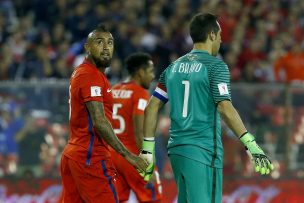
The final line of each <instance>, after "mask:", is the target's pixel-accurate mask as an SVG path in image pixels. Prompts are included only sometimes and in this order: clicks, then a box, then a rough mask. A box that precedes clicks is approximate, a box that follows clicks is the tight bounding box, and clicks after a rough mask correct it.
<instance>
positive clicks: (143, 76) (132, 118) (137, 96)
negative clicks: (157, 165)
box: [111, 53, 161, 203]
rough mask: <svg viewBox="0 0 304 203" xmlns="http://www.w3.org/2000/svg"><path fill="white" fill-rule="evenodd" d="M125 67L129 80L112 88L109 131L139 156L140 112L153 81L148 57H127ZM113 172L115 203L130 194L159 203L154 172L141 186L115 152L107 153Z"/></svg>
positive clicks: (141, 113)
mask: <svg viewBox="0 0 304 203" xmlns="http://www.w3.org/2000/svg"><path fill="white" fill-rule="evenodd" d="M126 67H127V69H128V72H129V75H130V80H129V81H128V82H123V83H121V84H117V85H115V86H114V87H113V88H112V95H113V100H114V104H113V122H112V125H113V128H114V132H115V133H116V135H117V137H118V138H119V139H120V141H121V142H122V143H123V144H124V145H125V146H126V147H127V148H128V150H130V151H131V152H133V153H134V154H139V152H140V150H139V149H141V148H142V146H141V144H142V141H143V120H144V110H145V107H146V105H147V102H148V99H149V97H150V96H149V93H148V91H147V89H149V86H150V83H151V82H152V80H153V79H154V77H155V76H154V65H153V62H152V60H151V56H150V55H148V54H145V53H135V54H132V55H130V56H129V57H127V59H126ZM111 152H112V153H111V154H112V157H113V162H114V165H115V168H116V169H117V172H118V176H117V189H118V194H119V201H120V202H125V201H127V200H128V199H129V195H130V190H131V189H132V190H133V191H134V193H135V194H136V197H137V199H138V201H139V202H141V203H142V202H153V203H156V202H160V201H161V185H160V179H159V175H158V172H157V171H155V173H154V178H153V180H152V181H150V182H148V183H147V182H145V181H144V180H143V178H142V177H141V176H140V175H139V173H138V172H137V171H136V169H134V167H132V165H130V164H129V163H128V162H127V161H125V160H124V159H123V157H122V156H121V155H119V154H118V153H117V152H115V151H111Z"/></svg>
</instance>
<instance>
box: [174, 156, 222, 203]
mask: <svg viewBox="0 0 304 203" xmlns="http://www.w3.org/2000/svg"><path fill="white" fill-rule="evenodd" d="M169 158H170V162H171V165H172V169H173V173H174V178H175V181H176V184H177V188H178V203H202V202H204V203H209V202H210V203H220V202H222V179H223V174H222V173H223V171H222V169H221V168H213V167H211V166H208V165H205V164H203V163H201V162H198V161H195V160H192V159H189V158H186V157H183V156H180V155H175V154H170V155H169Z"/></svg>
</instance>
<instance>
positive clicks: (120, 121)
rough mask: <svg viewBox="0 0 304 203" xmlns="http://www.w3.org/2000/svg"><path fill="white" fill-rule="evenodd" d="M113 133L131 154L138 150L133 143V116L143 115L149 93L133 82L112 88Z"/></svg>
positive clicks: (136, 152)
mask: <svg viewBox="0 0 304 203" xmlns="http://www.w3.org/2000/svg"><path fill="white" fill-rule="evenodd" d="M112 95H113V101H114V103H113V121H112V126H113V128H114V132H115V133H116V135H117V137H118V138H119V139H120V141H121V142H122V143H123V144H124V145H125V146H126V147H127V148H128V149H129V150H130V151H131V152H133V153H135V154H138V153H139V149H138V147H137V145H136V142H135V134H134V129H133V116H134V115H144V110H145V108H146V105H147V103H148V99H149V93H148V91H147V90H146V89H144V88H143V87H141V86H140V85H137V84H136V83H135V82H134V81H131V82H127V83H121V84H117V85H115V86H114V87H112Z"/></svg>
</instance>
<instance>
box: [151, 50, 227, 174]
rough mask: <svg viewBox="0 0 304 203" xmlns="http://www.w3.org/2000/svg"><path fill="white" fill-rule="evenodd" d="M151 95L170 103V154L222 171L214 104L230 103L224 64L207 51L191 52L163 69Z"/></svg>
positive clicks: (221, 154) (219, 132)
mask: <svg viewBox="0 0 304 203" xmlns="http://www.w3.org/2000/svg"><path fill="white" fill-rule="evenodd" d="M153 96H155V97H157V98H159V99H160V100H162V101H163V102H166V101H168V100H169V101H170V118H171V126H170V139H169V142H168V153H169V155H170V154H177V155H181V156H185V157H187V158H190V159H194V160H196V161H199V162H202V163H204V164H207V165H210V166H212V167H216V168H222V167H223V164H222V160H223V147H222V142H221V123H220V114H219V112H218V111H217V104H218V103H219V102H220V101H223V100H231V96H230V74H229V70H228V67H227V65H226V64H225V63H224V62H223V61H222V60H220V59H218V58H216V57H214V56H211V55H210V54H209V53H208V52H206V51H201V50H193V51H191V52H190V53H188V54H186V55H184V56H182V57H181V58H179V59H177V60H176V61H175V62H173V63H172V64H171V65H170V66H168V67H167V68H166V69H165V70H164V72H163V73H162V74H161V76H160V79H159V84H158V86H157V88H156V89H155V91H154V93H153Z"/></svg>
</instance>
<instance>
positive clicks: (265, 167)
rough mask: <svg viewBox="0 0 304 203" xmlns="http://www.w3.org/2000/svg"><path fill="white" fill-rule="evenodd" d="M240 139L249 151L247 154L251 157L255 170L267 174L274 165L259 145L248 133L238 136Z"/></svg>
mask: <svg viewBox="0 0 304 203" xmlns="http://www.w3.org/2000/svg"><path fill="white" fill-rule="evenodd" d="M240 140H241V141H242V142H243V144H244V145H245V147H246V150H247V151H248V152H249V153H248V154H249V156H250V157H251V161H252V163H253V165H254V168H255V171H256V172H258V173H260V174H262V175H264V174H269V173H270V171H271V170H273V169H274V166H273V164H272V163H271V161H270V159H269V158H268V157H267V156H266V155H265V153H264V152H263V150H262V149H261V148H260V146H259V145H258V144H257V143H256V142H255V139H254V136H253V135H252V134H250V133H246V134H244V135H242V136H241V137H240Z"/></svg>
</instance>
